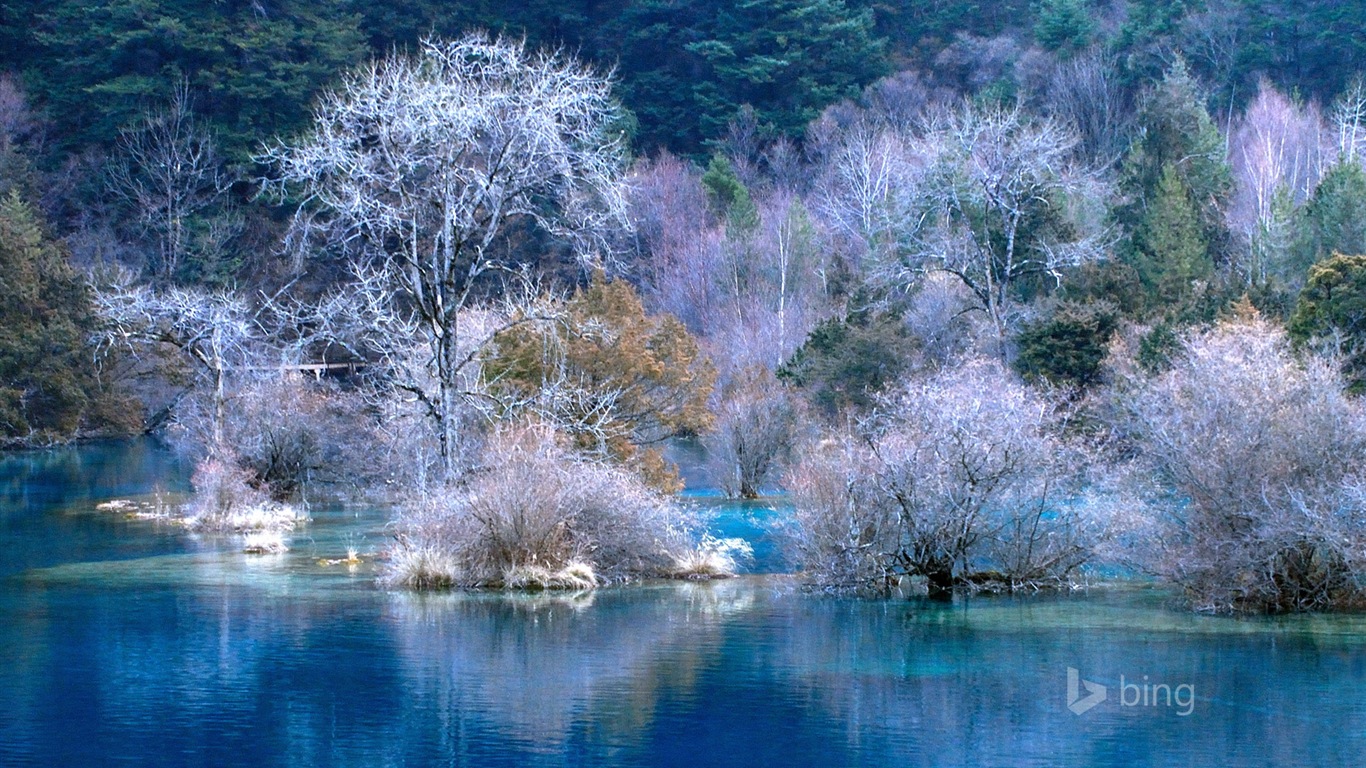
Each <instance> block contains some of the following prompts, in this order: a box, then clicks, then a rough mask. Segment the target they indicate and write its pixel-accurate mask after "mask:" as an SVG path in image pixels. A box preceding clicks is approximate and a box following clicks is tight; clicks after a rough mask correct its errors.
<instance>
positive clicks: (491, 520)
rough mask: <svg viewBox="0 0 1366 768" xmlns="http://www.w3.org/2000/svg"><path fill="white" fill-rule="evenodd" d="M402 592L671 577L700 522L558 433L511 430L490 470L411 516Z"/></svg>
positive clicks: (395, 556)
mask: <svg viewBox="0 0 1366 768" xmlns="http://www.w3.org/2000/svg"><path fill="white" fill-rule="evenodd" d="M398 527H399V531H400V535H399V537H398V544H397V546H396V547H394V549H393V551H392V553H391V556H390V562H389V567H388V568H387V569H386V573H385V574H384V576H383V577H382V578H383V580H384V581H385V582H386V583H387V584H390V585H393V586H402V587H414V588H428V587H442V586H452V585H454V586H467V587H497V588H513V589H589V588H592V587H594V586H598V585H600V584H607V583H614V582H621V581H627V580H631V579H635V578H642V577H653V576H670V575H673V573H674V571H675V569H676V563H677V562H678V561H679V560H680V558H682V557H684V556H685V555H686V553H688V552H689V551H691V550H692V545H691V541H692V538H691V528H692V520H691V517H690V516H689V514H688V513H687V512H685V511H684V510H683V509H681V508H680V507H679V506H677V505H676V504H674V503H672V501H671V500H670V499H668V498H667V497H665V496H664V495H662V494H660V493H659V492H657V491H655V490H653V489H651V488H650V487H648V486H647V485H646V484H645V483H644V482H642V481H641V480H640V479H639V478H638V477H637V476H636V475H634V474H633V473H631V472H630V471H628V470H626V469H624V468H622V467H620V466H616V465H613V464H609V463H606V462H600V461H594V460H592V459H590V458H587V457H585V456H583V455H582V454H578V453H576V452H574V451H573V450H572V449H571V448H569V447H567V446H566V444H565V441H564V440H563V439H562V438H561V436H560V435H559V434H557V433H556V432H555V431H554V430H553V429H550V428H548V427H544V426H529V425H519V426H511V427H504V428H502V429H500V430H499V431H498V432H496V433H495V434H494V435H493V436H492V437H491V438H490V440H489V442H488V444H487V446H486V448H485V452H484V457H483V466H482V467H481V468H480V469H478V470H476V471H473V472H471V473H470V474H469V476H468V477H467V478H466V480H465V481H464V482H463V483H461V484H460V485H458V486H454V487H449V488H443V489H441V490H440V491H438V492H429V493H427V494H426V496H425V498H423V499H421V500H420V501H418V502H416V503H413V504H412V505H410V506H409V507H408V509H407V510H406V511H405V512H404V513H403V514H402V515H401V516H400V519H399V521H398Z"/></svg>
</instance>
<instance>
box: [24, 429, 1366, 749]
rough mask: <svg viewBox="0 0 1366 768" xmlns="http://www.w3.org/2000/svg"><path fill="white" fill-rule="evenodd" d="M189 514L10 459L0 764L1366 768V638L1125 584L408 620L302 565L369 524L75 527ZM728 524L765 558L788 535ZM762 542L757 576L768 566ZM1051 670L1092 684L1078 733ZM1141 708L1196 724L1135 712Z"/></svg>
mask: <svg viewBox="0 0 1366 768" xmlns="http://www.w3.org/2000/svg"><path fill="white" fill-rule="evenodd" d="M183 490H184V473H183V469H182V468H181V467H178V466H177V465H176V463H175V462H174V461H173V460H172V459H171V457H170V456H169V455H168V454H166V453H165V452H163V451H161V450H159V449H157V448H156V446H155V445H153V444H151V443H147V442H132V443H126V444H115V445H103V446H91V447H84V448H81V449H79V450H70V451H60V452H49V453H41V454H31V455H24V456H18V457H11V458H8V459H5V460H3V463H0V493H3V498H2V499H0V544H3V547H2V548H0V551H3V553H4V556H3V558H0V764H2V765H6V766H8V765H41V766H62V765H69V766H86V765H139V766H141V765H195V766H198V765H204V766H221V765H243V766H248V765H250V766H257V765H262V766H274V765H281V766H284V765H290V766H307V765H329V766H332V765H335V766H351V765H355V766H362V765H363V766H391V765H392V766H426V765H461V766H504V765H506V766H542V765H545V766H562V765H570V766H579V765H641V766H674V765H677V766H727V765H735V766H766V765H772V766H806V765H810V766H844V765H848V766H855V765H858V766H864V765H877V766H922V765H923V766H957V765H1038V766H1046V765H1097V766H1108V765H1161V766H1167V765H1183V764H1185V765H1245V766H1260V765H1266V766H1282V765H1361V764H1363V762H1366V685H1364V683H1366V619H1362V618H1354V617H1316V618H1297V619H1283V620H1256V621H1234V620H1228V619H1212V618H1201V617H1194V616H1189V615H1187V614H1185V613H1183V612H1181V611H1179V610H1176V609H1173V608H1172V607H1171V606H1170V605H1169V604H1168V603H1167V601H1166V599H1165V598H1164V597H1163V596H1162V595H1161V594H1159V593H1155V592H1152V591H1149V590H1144V589H1122V590H1120V589H1112V590H1098V591H1092V592H1090V593H1089V594H1085V595H1077V596H1064V597H1040V598H1033V599H1020V600H1016V599H1003V598H976V599H972V600H963V601H959V602H956V603H954V604H952V605H933V604H926V603H916V602H905V601H858V600H849V599H833V598H824V597H817V596H811V595H804V594H802V593H800V592H797V591H795V590H793V589H791V588H790V586H788V584H787V583H786V582H785V581H784V579H783V578H782V577H781V576H771V575H751V576H746V577H744V578H740V579H735V580H732V581H728V582H720V583H715V584H682V585H678V584H666V585H646V586H640V587H634V588H628V589H619V590H601V591H599V592H597V593H595V594H592V595H584V596H578V597H571V596H554V597H544V596H542V597H528V596H520V597H498V596H492V595H463V594H443V595H410V594H402V593H389V592H383V591H380V590H378V589H376V588H375V586H374V581H373V576H374V573H373V570H372V567H373V566H372V565H370V564H367V565H363V566H361V567H359V568H356V569H347V568H346V567H344V566H324V565H320V564H319V562H318V561H319V559H320V558H329V557H340V556H342V555H343V554H344V552H345V549H346V547H347V546H348V545H350V546H357V547H359V548H360V549H361V550H362V551H363V552H365V551H373V550H375V549H378V548H379V547H380V546H382V544H383V541H384V530H383V522H384V520H383V515H382V514H381V513H379V512H376V511H373V510H365V509H335V510H315V511H314V520H313V522H311V523H310V524H309V525H308V526H307V528H306V529H305V530H304V531H303V532H301V533H299V534H298V535H296V536H295V537H294V538H293V540H292V541H291V546H292V547H293V551H291V552H290V553H289V554H287V555H282V556H274V557H253V556H248V555H243V554H238V553H237V552H235V551H234V542H233V541H232V540H231V539H214V538H193V537H190V536H188V535H187V534H184V533H181V532H176V531H174V530H171V529H168V528H160V527H157V526H155V525H152V524H149V523H145V522H137V521H130V520H125V519H122V518H121V517H119V516H117V515H110V514H108V513H96V512H94V511H93V505H94V502H95V501H97V500H102V499H106V498H111V497H126V496H133V495H137V494H147V493H153V492H156V491H160V492H163V493H168V494H174V493H177V492H183ZM710 503H713V504H717V505H721V502H719V501H713V502H710ZM722 511H723V515H722V517H721V519H720V520H719V521H718V526H717V527H718V530H719V531H720V532H723V533H725V534H727V535H744V536H749V537H755V538H757V537H759V536H760V532H761V529H762V526H761V523H762V521H763V519H764V518H766V517H768V516H772V515H775V514H781V510H780V509H777V510H776V511H775V509H773V508H770V506H768V505H762V504H759V505H750V506H736V507H730V508H724V509H723V510H722ZM757 543H758V546H757V547H756V549H757V550H758V551H757V552H756V554H757V557H756V561H755V563H754V566H753V567H754V569H755V570H759V571H765V570H772V569H774V568H777V567H780V563H779V561H778V560H777V558H776V554H774V553H773V551H772V549H771V547H769V546H768V545H767V544H766V543H765V542H763V541H758V542H757ZM1069 667H1072V668H1075V669H1077V670H1078V675H1079V678H1082V679H1085V680H1087V681H1090V682H1093V683H1096V684H1100V685H1104V686H1106V698H1105V700H1104V701H1101V702H1100V703H1098V704H1095V705H1094V707H1093V708H1091V709H1090V710H1089V711H1086V712H1084V713H1083V714H1080V715H1077V714H1073V713H1072V712H1071V711H1069V709H1068V706H1067V705H1068V691H1067V669H1068V668H1069ZM1145 676H1146V680H1145V679H1144V678H1145ZM1122 683H1123V684H1124V685H1125V686H1129V687H1126V688H1124V689H1121V684H1122ZM1160 684H1165V685H1167V686H1169V687H1170V688H1171V689H1174V690H1177V691H1180V693H1177V694H1176V699H1183V698H1184V696H1185V692H1186V691H1189V692H1190V693H1191V698H1190V699H1189V700H1187V706H1184V707H1183V706H1180V705H1179V704H1178V702H1177V701H1172V706H1168V705H1167V700H1166V699H1165V698H1164V697H1163V696H1162V695H1161V690H1162V689H1156V690H1157V691H1159V693H1158V695H1157V696H1156V697H1153V696H1151V695H1149V697H1148V701H1147V704H1146V705H1145V704H1144V701H1143V695H1144V692H1145V690H1146V692H1147V693H1149V694H1151V692H1152V691H1153V690H1154V688H1153V686H1156V685H1160ZM1145 685H1146V686H1148V687H1147V688H1146V689H1145V688H1143V686H1145ZM1179 686H1188V688H1179ZM1080 693H1081V694H1083V695H1084V694H1086V690H1085V689H1084V688H1083V689H1081V690H1080ZM1154 698H1155V699H1156V700H1157V701H1156V704H1154V703H1153V699H1154ZM1126 704H1128V706H1126ZM1183 712H1187V713H1189V714H1185V715H1184V716H1183V714H1182V713H1183Z"/></svg>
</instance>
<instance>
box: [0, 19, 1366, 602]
mask: <svg viewBox="0 0 1366 768" xmlns="http://www.w3.org/2000/svg"><path fill="white" fill-rule="evenodd" d="M1363 25H1366V3H1357V2H1349V3H1337V2H1335V3H1328V2H1308V3H1293V4H1292V3H1276V2H1266V1H1263V0H1208V1H1207V2H1196V1H1193V2H1154V1H1151V0H1134V1H1132V2H1125V1H1124V0H1115V1H1114V2H1087V0H1041V1H1040V2H1030V3H1025V2H1016V0H1000V2H959V1H958V0H939V1H936V2H923V3H920V2H918V3H891V2H872V1H870V0H745V1H744V2H738V3H736V2H729V3H718V2H709V1H708V0H642V1H641V2H629V3H627V2H616V3H613V2H583V3H575V2H557V3H541V2H530V1H529V2H525V3H516V4H503V3H483V2H447V3H440V4H436V3H430V2H426V1H425V0H394V1H393V2H386V3H359V4H355V5H352V4H351V3H350V2H349V0H331V2H328V3H325V4H321V5H320V4H317V3H312V4H308V3H296V2H293V1H292V0H278V1H276V2H272V1H269V0H267V1H265V2H260V1H258V2H251V3H241V2H231V1H229V2H215V3H198V2H190V1H185V2H175V1H172V0H117V2H111V3H106V4H102V5H98V6H96V5H91V4H89V3H85V2H80V1H79V0H60V1H59V2H55V3H45V4H40V3H37V2H32V1H31V0H6V1H5V2H4V3H3V5H0V36H3V37H0V73H2V74H0V281H3V285H4V287H5V292H6V302H5V307H4V309H3V311H0V430H3V433H4V435H5V437H6V438H7V439H8V440H9V441H10V442H12V443H13V444H15V445H32V444H41V443H44V442H50V441H60V440H66V439H70V438H72V437H77V436H91V435H98V434H120V433H126V432H129V431H136V430H149V431H159V432H162V433H164V434H167V435H169V436H170V437H172V438H173V439H174V440H176V441H177V442H179V443H180V444H182V445H184V446H185V450H186V451H187V452H189V453H190V454H191V455H193V456H195V457H196V461H197V462H198V467H199V468H198V471H197V472H196V481H195V482H196V487H197V488H198V489H199V490H200V491H201V497H200V500H199V501H197V502H196V504H197V511H196V512H195V518H194V519H196V520H200V521H213V520H230V519H232V518H231V515H232V514H233V510H235V509H239V508H243V507H244V506H251V507H252V509H253V510H255V512H254V513H253V514H255V513H260V510H261V509H265V508H274V507H271V505H280V504H284V503H286V502H289V501H290V500H292V499H297V498H298V497H299V495H300V494H301V493H302V490H303V489H304V488H305V487H307V486H308V485H309V484H323V485H329V484H330V485H332V486H339V485H342V484H345V483H350V484H352V485H358V486H364V487H366V488H370V489H373V488H377V487H383V488H391V489H392V488H401V489H408V490H407V491H404V492H402V493H399V494H398V495H399V496H401V497H403V501H402V503H401V506H402V508H403V510H404V511H403V513H402V514H401V515H400V527H401V529H402V531H403V533H402V534H401V535H400V537H399V540H400V542H402V544H401V546H398V547H397V548H396V551H395V554H394V560H395V562H396V563H398V565H396V566H395V568H394V570H393V573H392V577H391V580H392V581H393V583H396V584H407V585H410V586H431V585H441V584H475V585H513V586H516V585H524V584H529V583H534V584H541V585H552V586H553V585H560V584H567V585H582V584H584V583H590V584H591V583H594V582H595V581H596V580H612V579H617V578H629V577H632V576H634V575H640V574H660V573H669V574H675V575H677V574H682V575H692V574H705V573H709V572H712V571H724V570H726V567H727V566H726V563H727V562H728V560H727V559H728V558H730V557H732V555H734V553H731V552H729V551H728V550H727V547H728V546H731V545H728V544H726V543H725V542H719V541H715V540H710V539H708V540H705V541H704V544H703V545H702V546H701V548H700V549H694V548H692V545H691V544H688V543H687V542H685V541H684V539H686V536H684V537H683V538H679V537H680V535H681V534H680V533H679V532H680V531H682V530H684V529H685V528H686V526H682V525H680V524H679V523H678V522H677V521H676V520H674V518H673V517H671V515H674V514H676V513H677V510H675V509H673V507H672V506H671V504H672V502H671V501H670V500H669V499H670V497H669V496H668V495H667V493H668V492H670V491H674V490H677V489H678V488H679V487H680V481H679V479H678V476H677V474H676V472H675V470H674V468H673V467H672V466H671V465H670V463H669V462H668V460H667V455H666V452H665V451H664V450H663V447H664V446H665V445H666V444H667V441H669V440H673V439H676V438H686V439H692V440H696V441H698V442H699V443H700V444H702V445H703V446H705V448H706V452H707V455H708V457H709V460H710V461H711V462H712V463H713V465H714V476H715V477H716V478H717V483H718V484H720V485H722V486H724V487H725V489H726V491H727V492H729V493H732V494H734V495H736V496H743V497H756V496H759V495H761V494H764V493H766V492H770V491H772V490H774V489H777V488H782V489H783V490H785V491H787V492H788V493H790V495H791V498H792V499H793V500H794V503H795V504H796V509H797V511H796V522H795V523H794V524H793V526H792V527H791V529H790V530H788V531H786V533H785V535H786V536H787V537H788V541H789V546H790V549H791V551H792V553H793V554H792V557H793V558H794V559H795V560H796V562H797V564H798V565H799V566H800V567H801V568H802V572H803V573H804V574H807V576H808V577H809V578H810V579H811V580H812V582H813V583H815V584H818V585H821V586H824V587H829V588H841V589H842V588H850V589H855V588H858V589H862V588H874V589H889V588H890V585H892V584H894V583H898V582H899V580H900V579H902V578H903V577H915V578H920V579H925V580H926V581H927V583H928V585H929V588H930V589H931V590H932V591H933V590H936V589H938V590H950V589H953V588H955V587H958V586H964V585H978V586H981V585H994V586H997V587H1002V588H1018V587H1020V586H1022V585H1032V586H1036V585H1040V584H1048V583H1058V582H1061V581H1065V580H1067V579H1069V578H1072V577H1073V576H1074V575H1075V574H1076V573H1078V572H1079V569H1082V568H1084V567H1085V566H1086V565H1087V564H1088V563H1090V562H1093V561H1096V560H1099V559H1104V558H1107V557H1108V558H1113V559H1119V560H1124V561H1126V562H1130V563H1133V564H1136V567H1139V568H1142V569H1144V570H1146V571H1149V572H1152V573H1154V574H1157V575H1159V576H1161V577H1163V578H1166V579H1168V580H1170V581H1172V582H1173V583H1175V584H1177V585H1178V586H1180V587H1181V588H1182V589H1184V590H1185V591H1186V594H1188V595H1189V596H1190V598H1191V600H1192V603H1193V604H1195V605H1197V606H1198V607H1201V608H1205V609H1209V610H1218V611H1225V610H1302V609H1317V608H1323V607H1329V606H1341V605H1348V604H1352V605H1355V604H1358V603H1359V602H1360V601H1361V599H1362V598H1363V596H1366V589H1363V585H1362V582H1361V579H1360V575H1361V574H1362V573H1366V527H1363V526H1361V525H1360V523H1359V522H1357V521H1356V517H1354V516H1353V515H1352V514H1348V513H1347V511H1346V510H1352V509H1358V508H1359V506H1360V502H1361V498H1362V497H1361V493H1362V489H1363V486H1362V485H1361V484H1360V482H1359V480H1357V479H1356V474H1355V473H1356V472H1357V469H1356V467H1358V466H1359V461H1357V459H1359V458H1361V452H1362V451H1363V450H1366V407H1363V406H1362V404H1361V403H1360V401H1359V400H1358V399H1357V397H1358V395H1359V394H1360V392H1361V391H1362V389H1363V387H1366V383H1364V382H1366V326H1363V320H1362V317H1363V310H1362V307H1363V306H1366V256H1363V255H1361V254H1366V167H1364V166H1363V163H1364V162H1366V159H1363V154H1362V152H1363V148H1364V147H1363V145H1366V82H1364V81H1363V80H1362V77H1361V73H1362V72H1366V49H1363V46H1366V43H1364V42H1363V40H1366V38H1363V36H1362V35H1361V34H1360V32H1361V30H1362V29H1363ZM485 30H486V31H487V32H484V31H485ZM300 371H304V372H308V371H312V372H313V373H315V374H317V375H316V376H314V375H308V374H306V375H303V376H301V375H299V372H300ZM324 374H326V375H324ZM381 455H382V457H383V458H377V456H381ZM1249 477H1256V478H1258V480H1257V482H1252V483H1249V482H1248V481H1247V479H1248V478H1249ZM523 478H535V479H536V481H535V482H533V483H529V482H524V481H523ZM438 487H439V488H444V489H447V490H446V491H444V492H442V493H435V492H433V491H432V489H434V488H438ZM528 487H531V488H534V489H536V492H537V493H540V494H541V495H540V496H535V494H533V493H532V492H531V491H530V490H528ZM529 494H530V495H529ZM1093 497H1094V498H1093ZM1081 498H1085V499H1088V500H1089V501H1088V503H1086V504H1082V503H1078V502H1076V500H1077V499H1081ZM248 502H250V503H248ZM1092 502H1093V503H1092ZM1173 504H1175V505H1176V506H1178V507H1179V508H1180V509H1181V510H1182V514H1181V515H1177V516H1176V517H1177V518H1179V519H1177V520H1175V521H1173V520H1172V517H1173V515H1170V514H1165V513H1162V512H1157V511H1154V510H1155V509H1157V508H1159V507H1163V506H1164V505H1165V506H1166V507H1171V506H1172V505H1173ZM280 508H281V509H283V507H280ZM509 510H514V511H515V513H514V512H512V511H509ZM531 510H535V513H534V514H533V513H532V511H531ZM641 510H647V512H642V511H641ZM1007 510H1009V512H1007ZM531 518H534V519H531ZM289 519H290V520H292V519H293V518H292V517H291V518H289ZM490 521H493V522H490ZM204 524H209V523H204ZM225 524H227V523H225ZM290 524H292V522H291V523H290ZM528 531H531V532H532V533H528ZM1135 541H1139V542H1149V543H1150V546H1148V548H1147V550H1146V551H1143V552H1141V553H1139V554H1134V553H1133V551H1131V550H1132V548H1131V547H1130V546H1129V545H1130V544H1132V542H1135ZM471 542H477V543H471ZM651 542H653V543H651ZM1152 542H1160V544H1151V543H1152ZM457 543H458V544H457ZM643 550H651V551H650V553H644V552H643ZM590 560H591V562H589V561H590Z"/></svg>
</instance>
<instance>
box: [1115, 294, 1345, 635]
mask: <svg viewBox="0 0 1366 768" xmlns="http://www.w3.org/2000/svg"><path fill="white" fill-rule="evenodd" d="M1118 386H1119V389H1118V391H1117V392H1116V398H1117V399H1118V400H1119V401H1120V403H1121V407H1123V408H1124V409H1125V411H1126V412H1127V413H1128V415H1129V418H1130V419H1131V424H1130V428H1131V430H1132V432H1133V434H1134V436H1135V438H1136V441H1137V444H1138V446H1139V448H1140V449H1141V457H1142V459H1143V460H1144V461H1146V462H1147V464H1148V466H1149V467H1150V468H1151V470H1153V472H1152V474H1153V475H1154V476H1155V477H1156V478H1157V479H1158V480H1159V481H1161V488H1162V490H1163V491H1164V492H1160V493H1157V494H1153V495H1152V496H1153V498H1152V499H1151V500H1152V501H1153V502H1154V503H1153V506H1152V509H1154V510H1158V511H1156V512H1154V513H1153V514H1152V518H1151V523H1152V526H1153V532H1152V533H1151V534H1150V535H1149V536H1146V537H1144V541H1143V542H1142V546H1141V549H1140V551H1139V552H1138V554H1137V559H1138V561H1139V562H1140V563H1142V564H1144V565H1145V566H1146V567H1148V568H1150V569H1151V570H1153V571H1154V572H1155V573H1157V574H1158V575H1160V576H1161V577H1163V578H1165V579H1166V580H1168V581H1170V582H1171V583H1173V584H1175V585H1177V586H1179V587H1181V588H1182V589H1183V590H1184V592H1185V594H1186V595H1187V597H1188V598H1189V599H1190V601H1191V603H1192V605H1193V606H1194V607H1196V608H1197V609H1199V610H1205V611H1215V612H1246V611H1253V612H1279V611H1303V610H1318V609H1325V608H1334V607H1340V606H1343V605H1347V604H1352V603H1356V602H1358V601H1360V600H1361V598H1362V583H1361V574H1362V569H1363V566H1366V560H1364V559H1363V555H1366V520H1363V519H1362V517H1361V515H1360V510H1361V508H1362V503H1363V501H1364V500H1366V497H1364V496H1363V489H1362V485H1361V480H1360V477H1359V474H1358V473H1359V467H1361V466H1362V464H1363V460H1366V412H1363V409H1362V406H1361V405H1360V404H1359V403H1358V402H1357V401H1355V400H1353V399H1350V398H1348V397H1347V396H1346V395H1345V394H1344V393H1343V382H1342V378H1341V375H1340V374H1339V372H1338V369H1337V366H1336V364H1335V361H1332V360H1327V359H1321V358H1315V357H1310V358H1304V359H1300V358H1297V357H1296V356H1295V355H1294V354H1293V353H1292V350H1291V349H1290V346H1289V343H1288V341H1287V339H1286V335H1285V333H1284V332H1283V331H1282V330H1280V329H1279V328H1277V327H1273V326H1272V325H1270V324H1268V323H1266V322H1265V321H1263V320H1261V319H1260V318H1257V317H1255V315H1252V316H1248V315H1245V316H1244V317H1241V318H1238V319H1235V320H1233V321H1229V322H1226V323H1224V324H1222V325H1220V326H1218V327H1216V328H1214V329H1212V330H1210V331H1207V332H1204V333H1198V334H1192V335H1189V336H1187V337H1186V338H1185V339H1184V340H1183V342H1182V344H1181V347H1180V349H1179V350H1178V352H1177V354H1176V355H1174V356H1173V358H1172V360H1171V367H1170V368H1169V369H1168V370H1166V371H1165V372H1164V373H1161V374H1160V375H1157V376H1153V377H1146V378H1145V377H1138V376H1134V375H1130V376H1129V377H1128V378H1126V379H1124V380H1121V381H1120V382H1119V384H1118Z"/></svg>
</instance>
